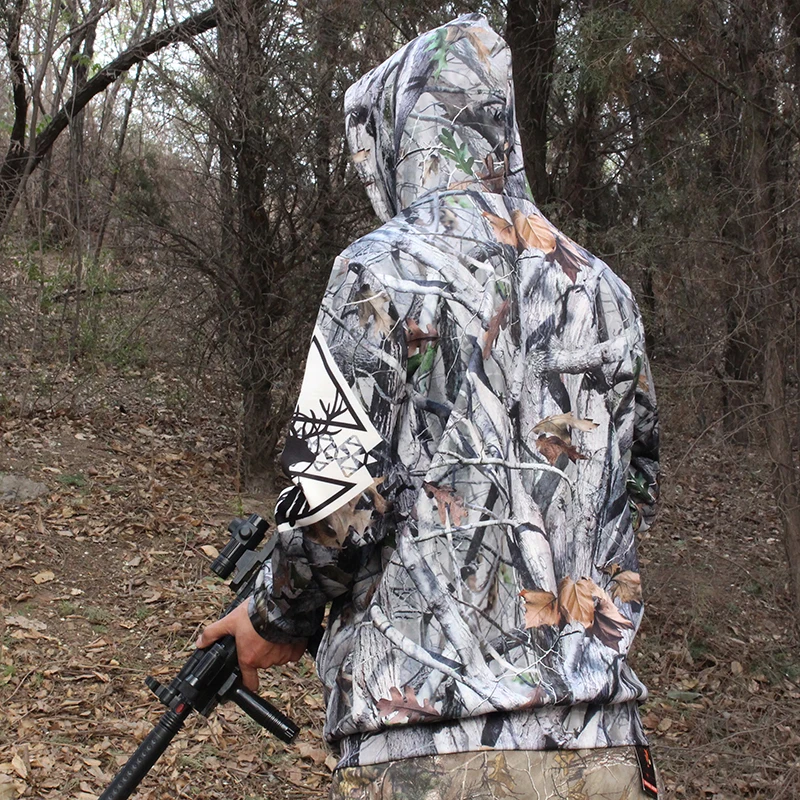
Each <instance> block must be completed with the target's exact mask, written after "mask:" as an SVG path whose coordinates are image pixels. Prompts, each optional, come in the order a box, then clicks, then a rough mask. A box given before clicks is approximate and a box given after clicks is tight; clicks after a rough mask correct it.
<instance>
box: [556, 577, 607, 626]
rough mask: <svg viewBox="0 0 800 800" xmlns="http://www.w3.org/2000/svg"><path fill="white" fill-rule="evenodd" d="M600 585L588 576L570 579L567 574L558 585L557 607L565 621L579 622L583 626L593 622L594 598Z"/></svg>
mask: <svg viewBox="0 0 800 800" xmlns="http://www.w3.org/2000/svg"><path fill="white" fill-rule="evenodd" d="M598 591H600V587H599V586H597V584H596V583H595V582H594V581H593V580H591V579H590V578H581V579H580V580H578V581H574V580H572V578H570V577H569V576H567V577H566V578H564V579H563V580H562V581H561V583H560V584H559V585H558V609H559V611H560V612H561V616H562V618H563V620H564V621H565V622H580V624H581V625H583V626H584V628H590V627H591V626H592V624H593V623H594V598H595V594H596V592H598Z"/></svg>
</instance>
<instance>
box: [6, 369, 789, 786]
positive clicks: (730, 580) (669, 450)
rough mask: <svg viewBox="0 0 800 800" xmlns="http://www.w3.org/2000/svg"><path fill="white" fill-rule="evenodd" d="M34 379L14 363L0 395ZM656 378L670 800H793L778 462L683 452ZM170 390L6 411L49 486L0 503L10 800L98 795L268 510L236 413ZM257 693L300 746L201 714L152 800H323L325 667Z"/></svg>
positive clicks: (652, 646)
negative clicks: (243, 535) (287, 722)
mask: <svg viewBox="0 0 800 800" xmlns="http://www.w3.org/2000/svg"><path fill="white" fill-rule="evenodd" d="M24 372H25V368H24V366H22V365H17V366H11V365H7V366H6V367H5V372H4V375H3V379H4V381H5V383H6V385H7V386H8V385H13V384H15V383H19V382H20V381H21V380H22V377H23V375H24ZM661 377H662V381H663V385H664V387H665V389H664V391H662V397H661V400H662V406H663V407H664V411H665V414H664V416H665V431H666V434H667V435H666V436H665V458H664V461H665V476H666V480H665V490H664V502H663V507H662V512H661V517H660V519H659V521H658V523H657V525H656V527H655V528H654V529H653V531H652V533H651V534H650V535H649V536H648V537H647V538H645V539H644V541H642V543H641V555H642V557H643V561H644V564H645V566H644V567H643V573H644V576H645V580H646V583H645V591H646V601H647V617H646V623H645V625H644V627H643V630H642V631H641V633H640V635H639V637H638V640H637V641H638V644H637V649H636V652H635V654H634V657H633V661H634V666H635V668H636V670H637V671H638V673H639V674H640V675H641V677H642V678H643V679H644V681H645V683H647V684H648V685H649V687H650V688H651V696H650V700H649V701H648V703H647V705H646V707H645V709H644V714H645V716H644V719H645V723H646V725H647V727H648V729H649V730H650V731H651V732H652V741H653V746H654V754H655V757H656V759H657V763H658V764H660V766H661V768H662V771H663V773H664V776H665V779H666V784H667V796H668V797H670V798H673V797H674V798H692V799H693V800H694V799H695V798H701V799H702V800H705V799H706V798H713V800H729V799H730V798H763V799H764V800H766V798H769V799H770V800H791V798H798V797H800V735H798V733H800V731H798V726H797V720H798V718H800V654H798V649H797V639H796V635H795V633H794V630H793V628H792V622H791V615H790V607H789V595H788V591H787V585H786V580H787V578H786V572H785V568H784V554H783V547H782V543H781V538H780V536H781V534H780V522H779V519H778V517H777V514H776V510H775V507H774V500H773V497H772V494H771V487H770V482H769V481H770V471H769V465H768V463H767V460H766V458H765V456H764V454H763V452H761V450H760V449H759V448H757V447H752V448H742V447H735V446H733V445H731V444H729V443H726V442H724V441H720V440H718V439H716V438H714V436H711V435H709V436H706V437H703V438H700V439H699V440H695V439H692V438H691V437H689V436H688V435H685V434H684V433H683V432H682V431H683V429H684V426H683V425H682V424H681V420H680V418H679V417H680V415H679V414H678V410H677V405H676V406H674V407H673V406H672V405H671V397H672V395H675V396H677V394H676V393H677V387H674V388H671V387H670V383H671V381H672V382H673V383H674V382H675V378H673V377H671V376H670V375H663V376H661ZM75 380H76V378H75V376H74V375H72V374H71V373H70V372H69V371H68V370H64V371H62V372H61V373H60V374H59V375H58V381H59V382H62V383H64V385H66V386H68V385H69V384H70V381H73V382H74V381H75ZM171 380H172V379H170V378H168V377H166V376H164V375H159V374H158V373H151V374H148V375H142V374H140V373H139V374H135V373H134V374H128V375H127V376H126V377H125V380H123V381H119V380H117V381H110V382H108V384H107V385H106V386H105V388H104V389H103V391H102V392H101V393H100V394H99V395H97V396H96V397H95V398H94V400H93V402H92V403H85V404H83V405H82V407H81V408H80V409H79V410H77V411H76V410H73V411H72V412H69V411H63V410H56V411H52V410H51V411H44V412H41V413H30V414H28V415H26V416H23V417H20V415H19V413H18V411H19V403H18V401H12V402H10V403H7V405H6V407H5V409H2V408H0V473H6V474H9V473H10V474H14V475H24V476H26V477H28V478H30V479H33V480H35V481H39V482H42V483H43V484H45V485H46V487H47V492H46V493H45V494H43V495H42V496H41V497H39V498H38V499H35V500H31V501H27V502H24V503H14V502H10V503H6V504H5V505H4V506H0V702H2V712H0V718H2V723H0V800H15V799H16V798H17V797H19V796H21V797H25V798H52V799H55V798H59V799H60V798H65V799H66V798H69V799H72V798H75V799H76V800H90V798H96V797H97V796H98V795H99V794H100V792H101V791H102V790H103V788H104V787H105V786H106V785H107V783H108V781H109V780H110V778H111V777H112V775H113V774H114V772H115V771H116V769H117V768H118V767H119V765H120V764H122V763H124V761H125V760H126V758H127V756H128V755H129V754H130V753H132V752H133V750H134V749H135V747H136V746H137V744H138V742H139V741H140V740H141V738H142V737H143V736H144V735H145V734H146V733H147V732H148V731H149V729H150V727H151V726H152V725H153V724H154V723H155V721H156V720H157V718H158V716H159V713H160V710H159V709H160V708H161V707H160V706H159V705H158V703H157V701H155V699H154V698H153V696H152V695H151V694H150V692H149V691H148V690H147V689H146V688H145V686H144V684H143V681H144V678H145V676H147V675H154V676H156V677H157V678H159V679H160V680H165V681H169V679H170V678H171V677H172V676H173V675H174V674H175V673H176V672H177V670H178V669H179V667H180V666H181V665H182V663H183V661H184V660H185V658H186V657H187V655H188V653H189V651H190V648H191V642H192V641H193V640H194V638H195V636H196V635H197V632H198V630H199V628H200V626H201V625H202V624H203V623H205V622H207V621H210V620H211V619H213V618H214V617H215V616H216V613H217V612H218V610H219V609H220V608H221V607H222V606H223V605H224V604H225V603H226V602H227V599H228V596H229V594H230V593H229V591H228V589H227V588H226V586H225V585H224V584H222V583H221V582H220V581H219V580H218V579H216V578H213V577H212V576H211V573H210V571H209V569H208V565H209V562H210V560H211V556H213V554H214V548H221V547H222V545H223V544H224V543H225V541H226V540H227V534H226V532H225V527H226V525H227V523H228V521H229V520H230V519H231V518H232V517H234V516H241V515H242V514H243V513H250V512H253V511H257V512H259V513H265V514H266V513H268V512H269V511H270V502H269V500H270V498H269V497H267V496H264V497H247V496H243V495H242V494H240V493H239V492H237V490H236V485H237V479H236V472H235V469H234V464H235V463H236V444H235V437H234V435H233V433H232V430H231V428H230V426H229V422H228V416H227V415H226V414H225V412H224V409H223V408H222V405H221V404H220V403H215V402H212V400H213V398H210V399H209V401H208V402H207V403H202V404H199V405H198V406H197V407H196V408H194V409H193V410H187V409H186V408H182V407H181V406H180V405H179V404H176V403H175V402H173V400H171V399H170V398H172V397H173V394H174V393H173V392H172V389H173V388H174V387H172V385H171ZM9 396H12V397H13V392H10V393H9ZM681 413H683V412H681ZM262 692H263V694H264V695H265V696H266V697H267V698H268V699H270V700H271V702H273V703H274V704H275V705H277V706H279V707H280V708H281V709H283V711H284V712H286V713H287V714H289V715H290V716H292V717H293V718H294V719H295V720H296V721H297V722H298V723H300V724H301V725H302V727H303V730H302V734H301V736H300V737H299V739H298V741H297V742H296V743H295V744H294V745H291V746H287V745H284V744H282V743H281V742H279V741H277V740H276V739H274V738H271V737H269V736H268V735H266V734H265V733H263V732H262V731H260V729H258V727H257V726H256V725H255V724H254V723H252V722H251V721H250V720H249V719H248V718H246V717H244V716H243V715H242V714H241V713H240V712H239V711H238V709H236V708H231V707H224V708H221V709H219V711H218V713H215V714H214V715H213V716H212V717H211V718H210V719H208V720H206V719H204V718H201V717H198V716H197V715H193V717H192V718H190V720H189V723H188V724H187V726H186V728H185V730H184V731H182V732H181V733H180V734H179V735H178V736H177V737H176V739H175V740H174V742H173V744H172V746H171V747H170V748H169V750H168V751H167V753H166V754H165V755H164V757H163V758H162V759H161V761H160V762H159V764H158V766H157V767H156V769H154V770H153V772H152V773H151V774H150V776H148V778H147V779H146V780H145V782H144V783H143V785H142V787H141V789H140V791H139V793H138V795H136V796H137V797H140V798H142V799H143V800H144V798H148V799H149V800H155V798H179V797H180V798H190V797H197V798H208V800H212V799H213V798H226V799H227V800H246V799H247V798H274V799H275V800H284V798H285V799H287V800H288V799H289V798H292V799H294V798H316V797H320V798H321V797H324V796H325V793H326V788H327V785H328V783H329V776H330V767H331V765H332V763H333V762H332V759H331V757H330V756H329V755H328V753H327V752H326V750H325V747H324V743H323V742H322V739H321V736H320V730H321V715H322V696H321V692H320V689H319V686H318V683H317V681H316V678H315V676H314V671H313V665H312V663H311V662H310V661H308V660H305V661H304V662H303V663H301V664H300V665H299V667H298V668H283V669H278V670H275V671H273V672H271V673H270V674H268V675H265V676H264V678H263V681H262Z"/></svg>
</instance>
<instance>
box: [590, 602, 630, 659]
mask: <svg viewBox="0 0 800 800" xmlns="http://www.w3.org/2000/svg"><path fill="white" fill-rule="evenodd" d="M598 588H599V587H598ZM626 628H627V629H628V630H632V629H633V623H632V622H631V621H630V620H629V619H628V618H627V617H624V616H623V615H622V614H621V613H620V611H619V609H618V608H617V607H616V606H615V605H614V601H613V600H612V599H611V598H610V597H609V596H608V595H607V594H606V593H605V592H604V591H603V590H602V589H600V594H598V595H595V608H594V625H592V627H591V629H590V630H589V633H590V634H591V635H592V636H594V637H595V638H597V639H599V640H600V641H601V642H602V643H603V644H604V645H606V647H611V648H612V649H614V650H616V651H617V652H619V642H620V640H621V639H622V631H623V630H624V629H626Z"/></svg>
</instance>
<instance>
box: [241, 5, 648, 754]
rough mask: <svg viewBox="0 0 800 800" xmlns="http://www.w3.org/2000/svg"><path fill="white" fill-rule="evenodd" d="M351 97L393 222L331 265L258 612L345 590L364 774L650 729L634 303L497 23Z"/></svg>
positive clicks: (345, 647)
mask: <svg viewBox="0 0 800 800" xmlns="http://www.w3.org/2000/svg"><path fill="white" fill-rule="evenodd" d="M345 106H346V108H345V110H346V124H347V136H348V140H349V142H350V145H351V148H352V151H353V160H354V163H355V165H356V168H357V169H358V171H359V173H360V174H361V176H362V178H363V179H364V182H365V184H366V187H367V191H368V192H369V195H370V198H371V200H372V202H373V205H374V207H375V210H376V212H377V214H378V216H379V217H380V218H381V219H382V220H383V224H382V225H381V227H379V228H378V229H377V230H375V231H373V232H372V233H370V234H368V235H366V236H364V237H363V238H361V239H359V240H358V241H356V242H354V243H353V244H352V245H351V246H350V247H348V248H347V250H345V251H344V252H343V253H342V255H341V256H340V257H339V258H338V259H337V260H336V262H335V263H334V265H333V271H332V273H331V278H330V282H329V284H328V288H327V290H326V292H325V296H324V298H323V301H322V305H321V308H320V312H319V316H318V318H317V325H316V330H315V333H314V336H313V340H312V343H311V347H310V352H309V356H308V362H307V367H306V372H305V378H304V380H303V384H302V389H301V393H300V397H299V400H298V403H297V407H296V410H295V413H294V416H293V418H292V421H291V427H290V431H289V433H288V436H287V442H286V447H285V450H284V454H283V456H282V462H283V465H284V468H285V469H286V471H287V473H288V474H289V476H290V477H291V479H292V482H293V485H292V486H291V487H290V488H289V489H287V490H286V491H285V492H284V493H283V494H282V495H281V497H280V499H279V502H278V506H277V508H276V518H277V521H278V524H279V532H278V534H277V535H278V536H279V541H278V544H277V547H276V550H275V554H274V558H273V561H272V565H271V570H270V569H268V570H266V571H265V573H264V575H263V576H262V577H263V580H262V582H261V584H260V586H259V588H258V589H257V591H256V594H255V596H254V598H253V600H252V602H251V606H250V611H251V618H252V619H253V621H254V624H255V625H256V627H257V629H258V630H259V631H260V632H261V633H262V634H263V635H264V636H266V637H267V638H269V639H272V640H275V641H281V640H283V641H286V640H291V639H293V638H297V637H307V636H309V635H311V634H313V633H314V631H315V630H316V629H317V627H318V626H319V624H320V622H321V621H322V618H323V614H324V612H325V608H326V606H328V605H330V614H329V619H328V622H327V628H326V632H325V636H324V639H323V641H322V644H321V646H320V649H319V653H318V657H317V668H318V671H319V674H320V676H321V678H322V680H323V682H324V685H325V691H326V700H327V721H326V725H325V734H326V737H327V738H328V740H329V741H330V742H331V743H333V744H334V745H335V746H336V747H337V748H338V750H339V752H340V755H341V761H340V764H341V765H342V766H345V765H348V766H352V765H359V764H361V765H364V764H373V763H379V762H382V761H387V760H390V759H398V758H404V757H411V756H418V755H426V754H433V753H448V752H467V751H471V750H479V749H485V748H487V747H488V748H504V749H548V748H587V747H605V746H612V745H624V744H640V743H644V742H645V741H646V740H645V735H644V732H643V730H642V726H641V723H640V720H639V716H638V711H637V703H638V701H641V700H642V699H643V698H644V697H645V694H646V690H645V687H644V686H643V685H642V683H641V682H640V681H639V680H638V678H637V677H636V675H635V674H634V673H633V671H632V670H631V668H630V667H629V665H628V662H627V658H626V656H627V653H628V651H629V649H630V646H631V642H632V640H633V637H634V635H635V632H636V629H637V627H638V625H639V622H640V620H641V616H642V597H641V587H640V582H639V572H638V564H637V557H636V535H635V532H636V530H637V529H638V530H640V531H641V530H643V529H644V528H646V527H647V526H648V525H649V523H650V521H651V519H652V517H653V513H654V504H655V500H656V496H657V472H658V466H657V448H658V434H657V425H656V412H655V400H654V395H653V390H652V383H651V379H650V373H649V369H648V365H647V360H646V357H645V352H644V336H643V332H642V324H641V319H640V316H639V312H638V309H637V307H636V304H635V302H634V300H633V298H632V297H631V293H630V291H629V289H628V287H627V286H626V285H625V284H624V283H623V282H622V281H621V280H620V279H619V278H617V277H616V276H615V275H614V274H613V273H612V272H611V270H610V269H609V268H608V267H607V266H606V264H604V263H603V262H602V261H600V260H599V259H597V258H595V257H594V256H592V255H591V254H590V253H588V252H587V251H586V250H584V249H583V248H582V247H580V246H578V245H576V244H575V243H574V242H573V241H571V240H570V239H568V238H567V237H566V236H564V235H563V234H562V233H560V232H559V231H558V230H556V229H555V228H554V227H553V225H551V224H550V223H549V222H548V221H547V220H546V219H545V218H544V217H543V216H542V214H541V213H540V212H539V210H538V209H537V208H536V206H535V205H534V203H533V202H532V200H531V198H530V193H529V190H528V189H527V188H526V182H525V179H524V174H523V169H522V157H521V153H520V149H519V139H518V133H517V129H516V124H515V119H514V103H513V88H512V81H511V64H510V55H509V50H508V47H507V46H506V44H505V43H504V42H503V40H502V39H501V38H500V37H499V36H498V35H497V34H496V33H494V32H493V31H492V30H491V28H490V27H489V26H488V24H487V22H486V20H485V19H484V18H483V17H479V16H475V15H470V16H464V17H461V18H459V19H457V20H455V21H454V22H452V23H450V24H448V25H445V26H443V27H441V28H438V29H436V30H434V31H431V32H429V33H427V34H424V35H423V36H420V37H419V38H417V39H415V40H414V41H412V42H411V43H410V44H408V45H407V46H405V47H404V48H403V49H402V50H400V51H399V52H397V53H395V54H394V55H393V56H392V57H391V58H390V59H388V60H387V61H386V62H385V63H384V64H382V65H381V66H379V67H378V68H377V69H375V70H373V71H372V72H370V73H368V74H367V75H365V76H364V77H363V78H362V79H361V80H360V81H358V83H356V84H355V85H354V86H353V87H352V88H351V89H350V91H349V92H348V94H347V98H346V103H345Z"/></svg>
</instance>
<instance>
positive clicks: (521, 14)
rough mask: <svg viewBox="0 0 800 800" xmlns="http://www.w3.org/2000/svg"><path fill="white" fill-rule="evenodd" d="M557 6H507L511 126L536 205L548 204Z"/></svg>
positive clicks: (538, 0) (519, 1)
mask: <svg viewBox="0 0 800 800" xmlns="http://www.w3.org/2000/svg"><path fill="white" fill-rule="evenodd" d="M561 5H562V3H561V0H534V2H529V1H528V0H509V1H508V6H507V9H508V17H507V20H508V21H507V24H506V38H507V40H508V44H509V46H510V47H511V52H512V54H513V62H514V89H515V93H516V110H517V120H518V122H519V127H520V136H521V138H522V149H523V151H524V154H525V167H526V171H527V173H528V178H529V180H530V183H531V189H532V191H533V196H534V198H535V199H536V202H537V203H540V204H544V203H547V202H548V201H549V200H550V198H551V191H552V189H551V185H550V176H549V175H548V172H547V144H548V131H547V125H548V121H549V119H550V115H549V101H550V90H551V88H552V85H553V67H554V65H555V58H556V32H557V30H558V18H559V16H560V14H561Z"/></svg>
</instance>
